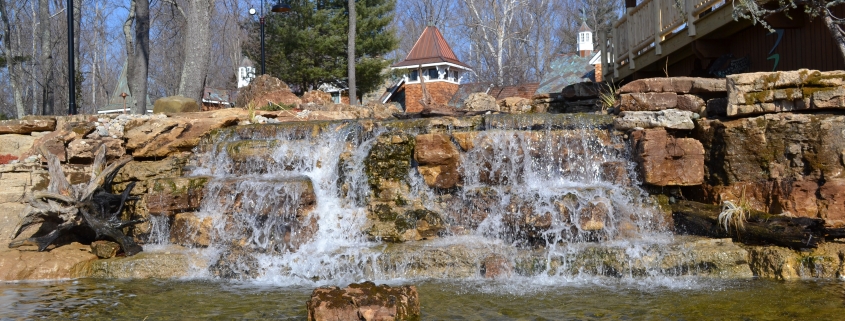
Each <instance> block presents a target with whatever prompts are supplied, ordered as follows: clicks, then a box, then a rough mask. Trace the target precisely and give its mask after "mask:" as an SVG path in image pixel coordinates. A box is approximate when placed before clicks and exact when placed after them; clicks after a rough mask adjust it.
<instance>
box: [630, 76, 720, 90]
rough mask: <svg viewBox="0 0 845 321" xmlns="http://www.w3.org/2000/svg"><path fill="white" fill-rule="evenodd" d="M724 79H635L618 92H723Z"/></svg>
mask: <svg viewBox="0 0 845 321" xmlns="http://www.w3.org/2000/svg"><path fill="white" fill-rule="evenodd" d="M725 91H727V86H726V83H725V80H724V79H714V78H695V77H672V78H647V79H637V80H634V81H632V82H629V83H627V84H625V85H624V86H622V87H621V88H619V91H618V92H619V93H622V94H624V93H645V92H674V93H684V94H715V93H724V92H725Z"/></svg>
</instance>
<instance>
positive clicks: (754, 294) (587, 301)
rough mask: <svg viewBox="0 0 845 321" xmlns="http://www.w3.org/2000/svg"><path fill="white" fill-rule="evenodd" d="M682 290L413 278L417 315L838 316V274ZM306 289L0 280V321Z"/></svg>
mask: <svg viewBox="0 0 845 321" xmlns="http://www.w3.org/2000/svg"><path fill="white" fill-rule="evenodd" d="M694 284H696V286H692V287H690V288H687V289H683V288H668V287H642V286H638V285H636V284H631V283H624V282H623V283H613V282H611V281H608V282H598V283H596V282H593V283H577V284H568V285H566V286H554V285H540V284H528V283H524V284H520V285H516V284H515V283H513V282H505V283H496V282H494V281H459V282H450V281H437V282H431V281H423V282H420V283H419V285H418V286H419V293H420V302H421V310H422V314H423V318H422V319H423V320H714V319H716V320H839V319H841V316H842V315H845V304H843V303H845V295H843V283H842V282H837V281H797V282H776V281H768V280H742V281H714V280H698V282H694ZM311 290H312V288H306V287H273V286H262V285H258V284H255V283H242V282H241V283H238V282H220V281H207V280H202V281H199V280H187V281H185V280H183V281H163V280H136V281H125V280H124V281H121V280H94V279H81V280H73V281H51V282H21V283H3V284H0V320H30V319H78V320H103V319H120V320H126V319H132V320H207V319H273V320H304V319H305V315H306V314H305V301H306V300H308V297H309V295H310V292H311Z"/></svg>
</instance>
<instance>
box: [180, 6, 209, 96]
mask: <svg viewBox="0 0 845 321" xmlns="http://www.w3.org/2000/svg"><path fill="white" fill-rule="evenodd" d="M188 3H189V5H188V8H187V9H188V10H187V11H186V12H185V15H186V18H187V19H186V20H187V21H189V22H190V23H188V24H187V26H186V28H185V35H184V37H183V38H182V39H183V40H182V41H183V43H184V44H185V47H184V54H185V62H184V64H183V65H182V77H181V78H180V80H179V94H180V95H182V96H185V97H188V98H193V99H196V101H198V102H199V101H201V100H202V91H203V87H205V83H206V75H207V73H208V64H209V62H210V61H211V29H210V23H211V16H212V13H213V12H214V0H189V1H188Z"/></svg>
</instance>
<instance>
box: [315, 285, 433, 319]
mask: <svg viewBox="0 0 845 321" xmlns="http://www.w3.org/2000/svg"><path fill="white" fill-rule="evenodd" d="M307 308H308V320H309V321H330V320H331V321H334V320H368V321H375V320H379V321H386V320H416V319H419V317H420V299H419V294H418V293H417V288H416V287H415V286H413V285H405V286H399V287H389V286H387V285H379V286H376V285H375V283H373V282H364V283H353V284H350V285H349V287H346V288H344V289H341V288H339V287H321V288H317V289H314V292H313V293H312V294H311V299H309V300H308V302H307Z"/></svg>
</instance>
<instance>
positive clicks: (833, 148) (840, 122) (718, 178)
mask: <svg viewBox="0 0 845 321" xmlns="http://www.w3.org/2000/svg"><path fill="white" fill-rule="evenodd" d="M699 127H700V129H699V130H696V133H695V135H696V138H698V139H699V140H700V141H702V142H704V143H705V145H706V146H705V147H706V149H708V150H709V152H708V155H707V166H708V170H707V172H708V180H709V181H710V183H711V184H713V185H732V184H735V183H739V182H756V181H765V180H779V179H787V180H792V181H807V180H814V181H820V182H821V181H822V180H828V179H831V178H838V177H842V175H845V134H843V133H845V116H841V115H821V114H819V115H811V114H791V113H782V114H770V115H763V116H758V117H752V118H742V119H736V120H731V121H718V120H716V121H713V120H706V121H705V120H702V121H699Z"/></svg>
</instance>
